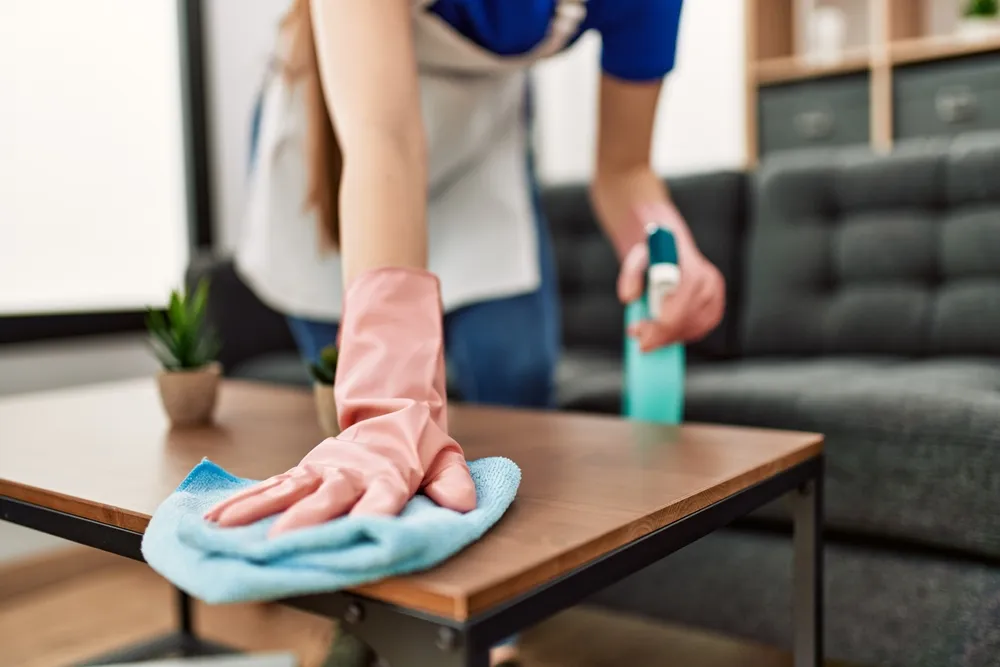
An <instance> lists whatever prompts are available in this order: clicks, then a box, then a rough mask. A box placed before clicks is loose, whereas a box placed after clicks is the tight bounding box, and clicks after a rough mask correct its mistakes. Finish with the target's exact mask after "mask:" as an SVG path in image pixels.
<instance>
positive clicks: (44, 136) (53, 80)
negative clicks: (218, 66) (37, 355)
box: [0, 0, 188, 315]
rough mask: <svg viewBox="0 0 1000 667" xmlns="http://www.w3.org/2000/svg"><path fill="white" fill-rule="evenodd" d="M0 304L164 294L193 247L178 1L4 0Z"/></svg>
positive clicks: (87, 305)
mask: <svg viewBox="0 0 1000 667" xmlns="http://www.w3.org/2000/svg"><path fill="white" fill-rule="evenodd" d="M0 90H3V91H4V93H3V95H2V101H0V315H10V314H17V313H46V312H67V311H75V312H84V311H100V310H131V309H137V308H142V307H144V306H146V305H160V304H162V303H164V301H165V298H166V296H167V294H168V293H169V290H170V289H171V288H172V287H175V286H177V285H178V284H179V281H180V280H181V277H182V275H183V269H184V265H185V263H186V262H187V259H188V219H187V218H188V214H187V203H186V186H185V149H184V139H183V125H182V122H183V105H182V97H181V69H180V58H179V43H178V20H177V3H176V0H2V1H0Z"/></svg>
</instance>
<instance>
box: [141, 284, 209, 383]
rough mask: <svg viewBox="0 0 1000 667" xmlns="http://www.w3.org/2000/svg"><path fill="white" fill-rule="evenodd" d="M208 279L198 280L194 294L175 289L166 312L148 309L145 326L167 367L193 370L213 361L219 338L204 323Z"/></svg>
mask: <svg viewBox="0 0 1000 667" xmlns="http://www.w3.org/2000/svg"><path fill="white" fill-rule="evenodd" d="M207 305H208V281H207V280H202V281H201V282H200V283H198V287H197V288H196V289H195V292H194V294H193V295H189V294H187V293H182V292H181V291H179V290H174V291H173V292H171V293H170V303H169V304H168V306H167V309H166V311H165V312H161V311H159V310H153V309H150V310H148V312H147V316H146V328H147V329H148V330H149V333H150V343H151V344H152V346H153V352H154V353H155V354H156V357H157V359H159V360H160V363H161V364H163V367H164V368H165V369H167V370H169V371H182V370H194V369H197V368H201V367H203V366H205V365H207V364H210V363H211V362H213V361H215V359H216V356H217V355H218V354H219V347H220V345H219V339H218V337H217V336H216V335H215V333H214V332H213V331H211V330H210V329H209V328H208V327H207V326H206V325H205V310H206V306H207Z"/></svg>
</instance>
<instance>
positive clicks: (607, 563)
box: [0, 380, 823, 667]
mask: <svg viewBox="0 0 1000 667" xmlns="http://www.w3.org/2000/svg"><path fill="white" fill-rule="evenodd" d="M450 421H451V425H450V428H451V432H452V434H453V435H454V436H455V437H456V439H457V440H458V441H459V442H460V443H462V445H463V446H464V448H465V450H466V454H467V456H468V458H470V459H477V458H481V457H485V456H495V455H502V456H507V457H510V458H511V459H513V460H514V461H516V462H517V463H518V464H519V465H520V467H521V469H522V472H523V481H522V484H521V489H520V492H519V494H518V497H517V499H516V501H515V502H514V504H513V505H512V506H511V508H510V509H509V510H508V512H507V514H506V516H505V517H504V518H503V519H502V520H501V521H500V523H498V524H497V525H496V526H495V527H494V528H493V529H492V530H491V531H490V532H489V533H488V534H487V535H486V536H485V537H484V538H483V539H482V540H481V541H479V542H478V543H476V544H474V545H472V546H470V547H469V548H468V549H466V550H464V551H463V552H462V553H460V554H458V555H457V556H455V557H454V558H452V559H451V560H449V561H447V562H446V563H443V564H442V565H440V566H439V567H436V568H434V569H432V570H430V571H427V572H423V573H419V574H415V575H411V576H406V577H398V578H393V579H388V580H385V581H381V582H378V583H374V584H371V585H367V586H362V587H359V588H357V589H352V590H350V591H345V592H338V593H324V594H318V595H312V596H307V597H301V598H295V599H290V600H284V601H283V602H285V603H287V604H292V605H295V606H297V607H300V608H304V609H307V610H310V611H312V612H315V613H318V614H322V615H324V616H327V617H330V618H335V619H340V620H341V621H342V627H344V628H346V629H348V630H349V631H350V632H352V633H354V634H356V635H357V636H358V637H360V638H361V639H363V640H364V641H366V642H367V643H368V644H369V645H371V646H372V647H373V648H374V649H375V650H376V651H377V652H378V653H379V655H380V656H381V657H383V658H384V659H385V660H386V661H387V662H388V663H389V664H390V665H391V666H392V667H423V666H426V665H435V666H436V667H482V666H485V665H487V653H488V649H489V647H490V646H491V645H493V644H494V643H495V642H497V641H499V640H502V639H504V638H505V637H508V636H510V635H512V634H514V633H516V632H518V631H520V630H523V629H525V628H527V627H530V626H532V625H533V624H535V623H537V622H538V621H541V620H542V619H544V618H546V617H548V616H550V615H552V614H555V613H556V612H558V611H561V610H563V609H566V608H567V607H570V606H572V605H574V604H576V603H577V602H580V601H581V600H583V599H585V598H587V597H588V596H590V595H591V594H593V593H595V592H597V591H598V590H600V589H602V588H604V587H606V586H608V585H610V584H613V583H614V582H616V581H619V580H621V579H623V578H624V577H627V576H628V575H630V574H632V573H635V572H637V571H639V570H641V569H643V568H644V567H646V566H648V565H650V564H652V563H654V562H656V561H658V560H660V559H661V558H664V557H666V556H667V555H669V554H670V553H672V552H674V551H676V550H678V549H680V548H682V547H684V546H686V545H688V544H690V543H691V542H694V541H695V540H697V539H699V538H701V537H703V536H704V535H707V534H708V533H711V532H712V531H714V530H717V529H719V528H722V527H724V526H725V525H727V524H728V523H730V522H731V521H733V520H734V519H737V518H739V517H742V516H745V515H746V514H748V513H750V512H751V511H753V510H754V509H756V508H758V507H760V506H761V505H764V504H765V503H768V502H770V501H772V500H775V499H777V498H779V497H781V496H785V495H788V496H790V497H791V499H792V501H793V504H794V515H793V516H794V523H795V526H794V528H795V533H794V543H795V564H794V568H793V572H791V573H790V575H791V576H793V577H794V584H795V586H794V591H795V593H794V619H790V620H794V624H795V631H794V644H795V645H794V656H795V657H794V663H795V665H796V666H797V667H805V666H806V665H809V666H812V667H816V666H818V665H819V664H821V662H822V660H821V659H822V654H823V645H822V586H821V582H822V543H821V536H820V531H819V530H818V528H819V526H821V520H820V519H821V512H822V509H821V505H822V503H821V497H822V491H821V490H822V474H823V449H822V440H823V439H822V437H821V436H819V435H815V434H809V433H795V432H786V431H772V430H763V429H746V428H732V427H724V426H711V425H685V426H683V427H665V426H657V425H652V424H641V423H635V422H627V421H623V420H619V419H615V418H612V417H604V416H596V415H583V414H566V413H551V412H531V411H518V410H506V409H493V408H479V407H469V406H455V407H453V408H452V409H451V411H450ZM320 439H321V436H320V432H319V428H318V426H317V424H316V418H315V413H314V408H313V402H312V396H311V394H310V393H309V392H306V391H299V390H295V389H289V388H280V387H273V386H270V385H262V384H253V383H243V382H233V381H227V382H224V384H223V387H222V389H221V393H220V401H219V409H218V413H217V423H216V425H214V426H212V427H208V428H201V429H195V430H171V429H170V428H169V427H168V425H167V422H166V420H165V417H164V415H163V412H162V410H161V408H160V405H159V399H158V396H157V393H156V390H155V385H154V383H153V381H152V380H140V381H132V382H126V383H116V384H108V385H98V386H92V387H88V388H83V389H69V390H62V391H56V392H46V393H39V394H29V395H23V396H18V397H13V398H7V399H3V400H0V518H3V519H5V520H7V521H11V522H14V523H17V524H21V525H24V526H28V527H30V528H34V529H37V530H40V531H44V532H46V533H51V534H53V535H57V536H59V537H63V538H66V539H69V540H72V541H75V542H79V543H81V544H86V545H90V546H92V547H96V548H99V549H104V550H106V551H110V552H114V553H116V554H120V555H123V556H128V557H131V558H135V559H137V560H141V559H142V555H141V553H140V542H141V539H142V532H143V530H144V529H145V527H146V525H147V523H148V521H149V518H150V515H151V514H152V513H153V511H154V510H155V509H156V507H157V506H158V505H159V503H160V502H161V501H162V500H163V499H164V498H166V497H167V496H168V495H169V494H170V493H171V492H172V491H173V490H174V488H175V487H176V486H177V484H178V483H179V482H180V481H181V480H182V479H183V478H184V476H185V475H187V473H188V472H189V471H190V470H191V468H192V467H193V466H194V465H195V464H197V463H198V461H200V460H201V458H202V457H205V456H207V457H208V458H210V459H212V460H213V461H215V462H216V463H218V464H220V465H222V466H223V467H225V468H226V469H228V470H230V471H231V472H233V473H234V474H237V475H240V476H243V477H249V478H254V479H262V478H265V477H267V476H269V475H272V474H274V473H277V472H281V471H284V470H285V469H287V468H289V467H290V466H292V465H294V464H295V463H296V462H297V461H298V460H299V459H300V458H301V457H302V456H303V455H304V454H305V453H306V452H307V451H309V449H310V448H312V447H313V446H314V445H315V444H316V443H317V442H319V441H320ZM180 599H181V602H182V604H181V627H180V632H179V633H178V634H177V635H175V636H172V637H170V638H166V639H163V640H158V641H157V642H154V643H152V644H147V645H145V646H143V647H139V648H138V649H136V648H133V649H130V650H128V651H125V652H123V653H121V654H120V655H119V656H118V657H119V658H120V659H121V660H123V661H124V660H125V659H135V658H136V656H142V657H146V656H149V655H153V654H155V653H156V652H158V651H159V652H162V651H166V650H178V649H181V650H183V651H186V652H191V653H204V652H213V651H215V650H221V649H220V648H219V647H214V646H211V645H208V644H206V643H205V642H202V641H201V640H199V639H198V638H197V637H195V636H194V634H193V631H192V624H191V618H190V605H189V604H188V603H189V600H187V598H186V596H183V595H182V596H181V598H180Z"/></svg>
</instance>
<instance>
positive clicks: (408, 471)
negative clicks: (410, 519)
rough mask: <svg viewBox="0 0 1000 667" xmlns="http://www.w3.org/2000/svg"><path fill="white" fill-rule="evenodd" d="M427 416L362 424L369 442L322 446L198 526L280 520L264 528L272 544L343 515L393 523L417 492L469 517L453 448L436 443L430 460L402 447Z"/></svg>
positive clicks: (470, 493) (459, 459)
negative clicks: (390, 518) (375, 517)
mask: <svg viewBox="0 0 1000 667" xmlns="http://www.w3.org/2000/svg"><path fill="white" fill-rule="evenodd" d="M426 413H427V410H426V409H420V408H418V409H416V410H414V411H411V413H410V414H407V415H403V414H399V413H394V414H393V416H391V417H390V418H388V419H387V417H388V416H383V417H381V418H380V419H382V420H384V421H386V422H388V423H383V424H381V425H376V424H367V423H363V424H364V426H363V429H364V431H365V433H364V437H366V438H367V439H369V441H368V442H358V441H354V440H346V439H344V438H343V437H342V436H338V437H337V438H327V439H326V440H324V441H323V442H321V443H320V444H319V445H317V446H316V448H315V449H313V450H312V451H311V452H309V453H308V454H307V455H306V456H305V458H303V459H302V461H301V462H300V463H299V465H297V466H295V467H294V468H292V469H291V470H288V471H287V472H284V473H282V474H280V475H276V476H274V477H271V478H270V479H267V480H265V481H263V482H261V483H260V484H257V485H254V486H252V487H251V488H249V489H246V490H244V491H242V492H240V493H237V494H236V495H234V496H232V497H230V498H228V499H226V500H225V501H223V502H221V503H219V504H218V505H216V506H215V507H213V508H212V509H211V510H210V511H209V512H208V513H207V514H206V515H205V518H206V519H208V520H209V521H215V522H217V523H218V524H219V525H220V526H223V527H231V526H242V525H246V524H250V523H253V522H255V521H259V520H260V519H264V518H267V517H269V516H273V515H274V514H278V513H281V512H284V514H282V516H281V517H280V518H279V519H278V520H277V521H276V522H275V523H274V525H273V526H272V528H271V531H270V535H271V536H275V535H279V534H281V533H284V532H286V531H289V530H294V529H296V528H302V527H305V526H312V525H316V524H320V523H323V522H325V521H330V520H331V519H335V518H337V517H339V516H342V515H345V514H351V515H354V516H358V515H387V516H391V515H395V514H398V513H399V512H400V510H402V509H403V506H404V505H406V502H407V501H408V500H409V499H410V498H411V497H413V495H414V493H416V492H417V490H418V489H420V488H423V490H424V492H425V493H426V494H427V495H428V496H429V497H430V498H431V499H432V500H434V501H435V502H437V503H438V504H439V505H441V506H442V507H447V508H448V509H452V510H455V511H457V512H467V511H469V510H471V509H474V508H475V505H476V496H475V488H474V487H472V486H471V485H472V481H471V478H470V477H469V470H468V467H467V466H466V463H465V458H464V457H463V456H462V451H461V449H459V448H458V446H457V444H456V443H454V441H452V440H451V439H450V438H447V436H445V437H443V438H441V437H439V438H437V443H435V447H439V448H438V449H437V451H436V452H434V451H431V452H426V451H425V452H414V449H413V448H412V443H410V442H403V441H405V440H407V439H408V438H409V437H410V436H411V435H412V431H413V430H414V426H418V425H420V424H421V422H423V426H424V427H427V426H428V424H427V422H428V421H429V420H428V417H429V415H427V414H426ZM361 428H362V427H361V425H359V428H357V429H356V431H355V432H356V433H357V432H358V431H360V430H361ZM397 429H398V432H397ZM407 431H409V433H406V432H407ZM400 445H404V446H400ZM410 453H417V456H409V455H408V454H410Z"/></svg>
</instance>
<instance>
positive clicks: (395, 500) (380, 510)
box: [351, 477, 410, 516]
mask: <svg viewBox="0 0 1000 667" xmlns="http://www.w3.org/2000/svg"><path fill="white" fill-rule="evenodd" d="M409 500H410V494H409V493H407V489H406V486H405V485H404V484H403V482H402V480H398V479H393V478H392V477H376V478H375V479H373V480H371V481H370V482H369V483H368V489H367V490H366V491H365V493H364V495H363V496H361V500H359V501H358V502H357V504H355V505H354V509H352V510H351V516H395V515H396V514H399V513H400V512H401V511H402V510H403V507H404V506H405V505H406V503H407V501H409Z"/></svg>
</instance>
